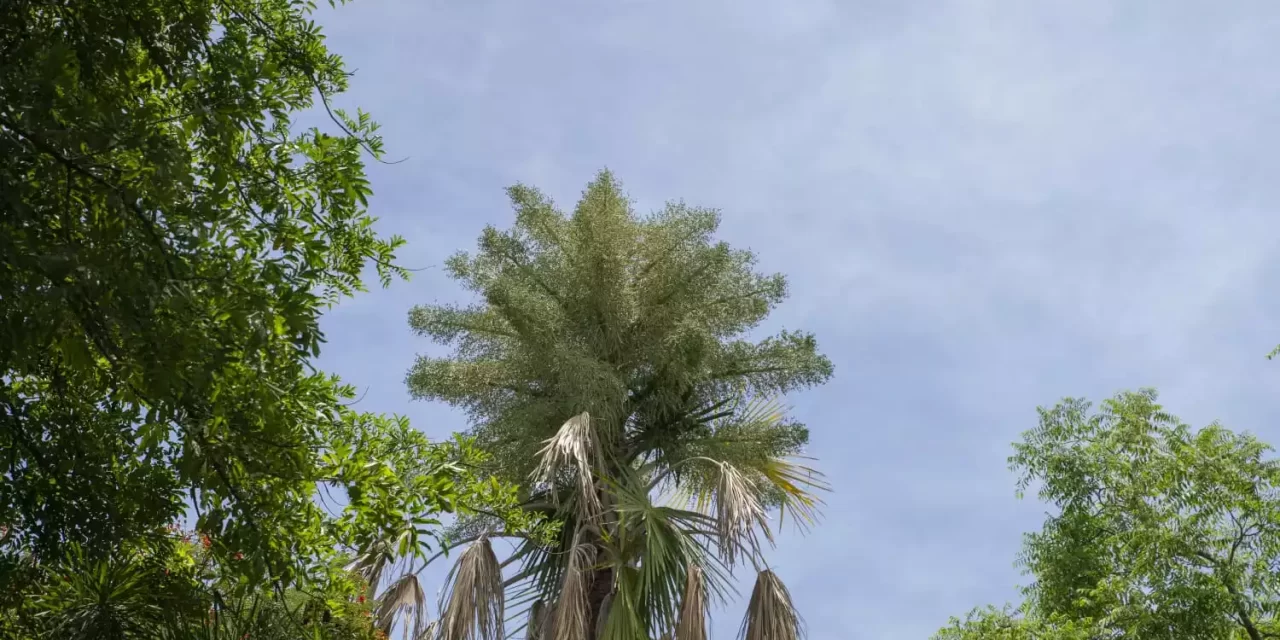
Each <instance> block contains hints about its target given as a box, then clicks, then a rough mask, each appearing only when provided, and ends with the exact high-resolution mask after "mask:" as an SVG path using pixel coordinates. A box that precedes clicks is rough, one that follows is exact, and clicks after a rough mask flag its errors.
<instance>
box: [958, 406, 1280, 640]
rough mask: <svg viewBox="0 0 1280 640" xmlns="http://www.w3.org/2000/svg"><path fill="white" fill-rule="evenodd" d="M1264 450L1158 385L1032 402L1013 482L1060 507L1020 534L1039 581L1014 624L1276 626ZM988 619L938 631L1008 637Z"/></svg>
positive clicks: (1274, 485) (1161, 633) (1025, 558)
mask: <svg viewBox="0 0 1280 640" xmlns="http://www.w3.org/2000/svg"><path fill="white" fill-rule="evenodd" d="M1270 451H1271V449H1270V447H1269V446H1267V445H1266V444H1263V443H1262V442H1259V441H1258V440H1257V439H1256V438H1254V437H1253V436H1251V435H1248V434H1240V433H1232V432H1231V431H1228V430H1227V429H1225V428H1223V427H1222V426H1220V425H1218V424H1216V423H1214V424H1211V425H1209V426H1207V427H1204V428H1202V429H1198V430H1195V429H1192V428H1190V427H1189V426H1187V425H1186V424H1183V423H1182V422H1181V421H1179V420H1178V419H1177V418H1175V417H1174V416H1171V415H1169V414H1168V413H1166V412H1165V411H1164V409H1163V408H1162V407H1161V406H1160V405H1159V404H1157V403H1156V394H1155V392H1153V391H1142V392H1137V393H1122V394H1119V395H1117V396H1115V397H1114V398H1112V399H1110V400H1107V401H1106V402H1104V403H1103V404H1102V406H1101V407H1100V408H1099V410H1098V411H1091V407H1090V405H1089V404H1088V403H1086V402H1084V401H1082V400H1066V401H1064V402H1063V403H1061V404H1059V405H1057V406H1056V407H1054V408H1052V409H1047V410H1046V409H1041V410H1040V425H1039V427H1038V428H1036V429H1033V430H1031V431H1029V432H1027V433H1026V434H1025V437H1024V440H1023V441H1022V442H1021V443H1019V444H1017V445H1016V446H1015V455H1014V456H1013V457H1012V458H1011V459H1010V461H1011V463H1012V466H1013V467H1014V468H1015V469H1017V470H1018V471H1019V472H1020V473H1021V478H1020V480H1019V488H1020V490H1022V489H1026V488H1028V487H1030V486H1031V485H1033V484H1034V485H1037V486H1038V491H1039V495H1040V497H1041V498H1042V499H1043V500H1045V501H1047V502H1048V503H1050V504H1052V505H1054V506H1055V507H1056V508H1057V512H1056V514H1054V515H1052V516H1051V517H1050V518H1049V519H1048V520H1047V521H1046V523H1045V525H1044V527H1043V529H1042V530H1041V531H1039V532H1037V533H1032V534H1030V535H1028V536H1027V539H1026V542H1025V546H1024V550H1023V553H1022V562H1023V564H1024V566H1025V567H1026V568H1027V570H1028V572H1029V573H1030V574H1031V575H1032V576H1034V578H1035V580H1034V582H1033V583H1032V584H1031V585H1030V586H1029V587H1027V588H1026V589H1025V593H1026V596H1027V603H1026V605H1025V606H1024V607H1023V609H1024V611H1025V612H1026V614H1027V615H1026V618H1025V619H1024V620H1023V621H1022V622H1021V623H1019V624H1021V625H1030V626H1037V627H1038V628H1048V629H1052V630H1054V632H1055V633H1065V631H1063V630H1064V629H1067V630H1070V629H1076V630H1078V629H1092V631H1091V632H1090V633H1089V634H1088V635H1087V636H1084V637H1094V638H1112V637H1125V638H1152V639H1156V638H1168V639H1170V640H1173V639H1175V638H1204V639H1223V640H1227V639H1243V638H1248V639H1249V640H1261V639H1262V638H1267V637H1272V636H1275V635H1277V634H1280V620H1278V619H1277V615H1278V614H1280V573H1278V572H1277V568H1280V464H1278V463H1277V461H1276V460H1275V459H1273V458H1271V457H1270V456H1269V455H1268V454H1269V453H1270ZM991 620H992V618H991V617H990V616H988V615H986V614H982V615H976V614H975V615H974V616H971V617H970V619H969V621H968V622H963V621H953V622H952V627H951V630H949V631H944V632H943V633H942V634H940V635H939V636H938V637H939V638H946V639H952V638H954V639H957V640H958V639H960V638H967V637H974V638H977V637H1004V636H999V635H993V636H983V635H981V634H979V633H977V631H975V630H977V629H982V628H984V627H982V625H984V624H989V623H990V621H991ZM966 630H967V631H966ZM965 633H968V634H969V635H965ZM1008 637H1011V638H1014V637H1023V636H1016V635H1014V636H1008ZM1026 637H1054V638H1056V637H1075V636H1070V635H1067V636H1055V635H1051V634H1050V635H1034V634H1032V635H1028V636H1026Z"/></svg>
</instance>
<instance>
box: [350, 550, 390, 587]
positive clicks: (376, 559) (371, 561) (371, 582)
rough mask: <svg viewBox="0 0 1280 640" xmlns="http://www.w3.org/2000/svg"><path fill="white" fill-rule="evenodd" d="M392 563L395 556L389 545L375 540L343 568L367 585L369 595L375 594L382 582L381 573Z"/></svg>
mask: <svg viewBox="0 0 1280 640" xmlns="http://www.w3.org/2000/svg"><path fill="white" fill-rule="evenodd" d="M393 562H395V554H394V553H392V549H391V543H389V542H387V541H386V540H377V541H375V542H374V543H373V544H370V545H369V547H368V548H367V549H365V550H364V551H362V552H361V553H360V555H358V556H356V557H355V559H353V560H352V561H351V562H350V563H348V564H347V566H346V567H345V568H346V570H347V571H354V572H356V574H357V575H359V576H360V578H361V579H362V580H364V582H365V584H366V585H368V588H369V591H370V593H371V594H374V593H377V591H378V586H379V585H380V584H381V582H382V575H383V573H384V572H385V570H386V568H387V567H388V566H389V565H391V564H392V563H393Z"/></svg>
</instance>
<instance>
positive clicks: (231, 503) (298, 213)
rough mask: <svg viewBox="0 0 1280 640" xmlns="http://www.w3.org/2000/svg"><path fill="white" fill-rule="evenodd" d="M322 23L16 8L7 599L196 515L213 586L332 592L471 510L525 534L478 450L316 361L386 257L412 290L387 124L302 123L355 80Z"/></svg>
mask: <svg viewBox="0 0 1280 640" xmlns="http://www.w3.org/2000/svg"><path fill="white" fill-rule="evenodd" d="M313 8H314V7H313V6H312V5H311V3H310V2H302V1H299V0H137V1H130V2H100V1H97V0H66V1H59V2H45V1H43V0H11V1H6V2H3V3H0V157H3V158H4V162H2V163H0V255H3V256H5V260H4V263H3V264H2V265H0V300H3V304H0V478H3V481H0V569H3V570H0V594H4V596H5V597H8V596H9V595H10V594H24V593H29V592H30V590H31V589H32V588H35V587H34V585H35V582H36V581H38V580H39V579H40V572H41V571H43V570H44V569H43V568H44V567H46V566H48V565H50V563H53V562H58V561H60V560H59V559H60V558H62V557H63V555H64V554H65V553H66V552H67V551H68V549H70V548H73V547H74V548H75V549H79V550H80V552H81V553H83V554H84V556H85V558H86V560H85V562H91V563H92V562H107V559H108V558H110V557H112V554H115V553H117V552H118V550H119V549H121V548H123V547H127V546H129V545H143V546H144V547H145V546H146V545H149V544H153V543H155V542H156V541H157V540H159V539H160V538H161V537H162V536H163V535H164V531H165V526H166V525H167V524H168V523H170V522H174V521H175V520H177V519H179V518H180V517H183V516H188V515H190V516H193V517H194V525H195V528H196V529H197V530H198V531H199V532H201V534H202V535H205V536H207V537H208V539H209V540H210V541H211V542H210V545H211V546H210V550H209V553H210V554H212V556H214V557H215V558H216V559H217V562H218V564H219V566H220V567H221V568H220V571H221V572H223V573H226V574H227V575H225V576H223V577H220V578H219V579H225V580H229V581H233V582H235V583H236V584H254V585H263V584H271V585H274V586H275V587H277V588H283V587H285V586H289V585H295V586H306V587H307V588H308V589H309V590H313V592H316V593H321V594H323V596H324V597H332V598H339V599H341V598H344V597H350V596H354V594H355V593H356V592H357V589H358V586H357V585H355V584H354V583H352V582H351V581H350V580H349V576H348V575H347V574H346V572H344V571H342V570H341V566H342V565H343V564H344V561H345V560H346V559H347V555H348V554H350V553H353V552H355V551H357V550H359V549H362V548H364V547H366V546H367V545H369V544H371V541H375V540H387V539H390V540H394V541H395V543H396V545H397V546H398V550H399V551H400V552H401V554H407V555H413V554H419V553H422V552H424V551H426V550H428V549H429V548H430V547H429V546H428V545H429V543H430V540H431V538H432V537H433V536H435V535H436V529H435V526H436V525H438V524H439V522H438V520H437V518H438V517H440V514H442V513H454V512H457V513H462V514H467V513H471V512H472V511H471V509H472V508H481V507H483V508H484V510H485V511H486V512H491V513H495V514H496V515H497V516H498V517H500V518H502V517H508V518H511V519H512V523H511V526H512V527H513V529H515V530H520V529H522V528H523V527H524V524H523V522H527V521H529V518H528V516H526V515H524V514H523V513H522V512H520V511H515V510H513V509H512V508H511V506H512V505H514V504H515V501H516V497H515V489H514V488H512V487H509V486H506V485H503V484H501V483H497V482H494V481H489V480H487V479H486V480H481V479H480V478H479V477H477V476H476V475H475V474H474V473H473V469H474V468H475V467H476V466H478V465H481V464H483V463H484V460H485V455H484V454H483V453H482V452H480V451H479V450H476V449H475V448H474V447H473V446H471V445H470V444H469V443H468V442H467V441H465V440H459V441H457V442H454V443H448V444H444V445H436V444H432V443H428V442H427V441H426V439H425V438H424V437H422V436H421V434H419V433H418V432H416V431H414V430H412V429H411V428H409V427H408V425H407V424H406V423H405V422H404V421H403V420H399V419H394V418H387V417H383V416H379V415H374V414H367V413H360V412H356V411H354V410H352V409H350V408H348V407H347V406H346V405H345V404H344V402H345V401H347V400H349V399H351V398H352V397H353V392H352V389H351V388H350V387H347V386H344V385H342V384H340V383H339V382H338V380H337V379H336V378H333V377H331V376H328V375H325V374H323V373H321V372H318V371H316V370H315V369H314V368H313V367H312V365H311V363H310V359H311V358H313V357H314V356H316V355H317V354H318V353H319V350H320V345H321V344H322V343H323V342H324V336H323V334H322V333H321V331H320V328H319V318H320V315H321V314H322V313H323V312H324V311H325V310H326V309H327V308H329V307H330V306H331V305H332V304H334V303H336V302H337V301H338V300H340V299H341V298H343V297H345V296H349V295H352V294H354V293H356V292H358V291H361V290H363V288H364V285H363V282H362V276H363V275H364V274H365V270H366V269H367V268H369V267H373V271H374V272H375V273H376V275H377V277H378V278H379V279H380V281H381V282H382V283H383V284H384V285H385V284H387V283H388V282H389V281H390V280H391V279H392V278H394V277H398V276H403V275H405V274H404V271H403V270H402V269H400V268H398V267H396V266H395V265H394V258H395V256H394V251H395V250H396V248H397V247H399V246H400V245H401V243H402V241H401V240H400V239H399V238H394V237H392V238H381V237H379V236H378V235H376V234H375V233H374V231H373V227H372V225H373V222H374V219H373V218H371V217H370V216H369V215H368V212H367V210H366V205H367V198H368V196H369V194H370V189H369V184H368V181H367V180H366V178H365V173H364V166H363V160H362V154H364V153H369V154H371V155H372V156H373V157H374V158H379V157H380V156H381V153H382V151H381V148H382V145H381V140H380V139H379V137H378V136H377V135H376V129H377V127H376V125H375V124H374V123H373V122H372V121H371V120H370V119H369V117H368V116H367V115H366V114H363V113H357V114H356V115H355V116H354V117H347V116H346V115H345V114H343V113H342V112H340V111H333V112H331V115H332V117H333V123H334V127H333V128H334V129H335V130H336V131H337V133H336V134H335V133H326V132H323V131H321V130H319V129H310V130H306V131H295V130H294V129H293V128H292V127H291V119H292V118H293V117H294V116H295V115H296V114H297V113H298V112H300V111H302V110H306V109H310V108H312V107H314V106H317V105H319V106H323V107H324V108H325V109H326V110H328V109H329V106H328V105H329V100H330V98H331V97H332V96H334V95H335V94H337V93H339V92H341V91H343V90H344V89H345V88H346V85H347V77H348V74H347V72H346V71H345V70H344V68H343V64H342V60H341V59H340V58H339V57H338V56H336V55H334V54H332V53H330V52H329V51H328V50H327V49H326V48H325V46H324V42H323V38H322V35H321V33H320V31H319V29H318V27H317V26H316V24H315V23H314V22H313V21H312V20H311V19H310V17H309V14H310V13H311V11H312V10H313ZM331 489H332V490H337V491H339V492H340V493H345V496H344V500H342V504H341V506H332V503H330V506H331V507H332V508H326V507H325V506H324V505H323V504H319V503H317V500H316V496H317V492H319V491H324V492H327V491H329V490H331ZM326 495H327V493H326ZM111 575H115V574H111ZM113 580H114V578H113ZM126 582H127V581H126ZM112 584H115V583H112ZM113 588H114V587H113ZM21 599H22V598H21V597H20V596H19V597H17V598H14V599H13V600H21ZM5 606H6V607H13V606H17V605H15V604H14V602H13V601H12V600H10V601H7V602H6V603H5Z"/></svg>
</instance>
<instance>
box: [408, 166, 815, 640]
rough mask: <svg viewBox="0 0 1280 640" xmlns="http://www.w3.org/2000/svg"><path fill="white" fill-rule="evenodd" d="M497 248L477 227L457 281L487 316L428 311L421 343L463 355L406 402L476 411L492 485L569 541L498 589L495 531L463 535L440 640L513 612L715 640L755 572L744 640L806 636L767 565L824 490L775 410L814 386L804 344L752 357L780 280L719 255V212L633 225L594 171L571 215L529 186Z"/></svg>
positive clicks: (775, 340) (553, 630)
mask: <svg viewBox="0 0 1280 640" xmlns="http://www.w3.org/2000/svg"><path fill="white" fill-rule="evenodd" d="M509 195H510V197H511V200H512V202H513V204H514V208H515V212H516V221H515V226H514V227H513V228H511V229H510V230H507V231H500V230H498V229H495V228H487V229H485V230H484V233H483V235H482V236H481V238H480V242H479V251H478V252H477V253H475V254H474V255H470V254H466V253H462V254H458V255H456V256H454V257H453V258H452V259H450V260H449V262H448V269H449V272H450V274H451V275H452V276H453V277H454V278H456V279H457V280H458V281H459V282H461V283H462V284H463V285H464V286H465V287H467V288H468V289H470V290H471V291H473V292H475V293H476V294H478V295H479V296H481V298H482V300H481V301H480V302H478V303H476V304H473V305H470V306H453V305H431V306H419V307H416V308H414V309H413V311H412V312H411V314H410V324H411V326H412V327H413V329H414V330H415V331H417V332H418V333H420V334H421V335H423V336H426V337H429V338H432V339H434V340H436V341H439V342H442V343H445V344H448V345H452V346H453V347H454V353H453V354H452V355H451V356H448V357H430V356H423V357H421V358H419V360H418V361H417V363H416V364H415V365H414V367H413V369H412V370H411V371H410V372H409V374H408V385H409V387H410V389H411V391H412V393H413V394H414V395H415V396H416V397H418V398H422V399H431V400H442V401H445V402H447V403H450V404H452V405H454V406H459V407H462V408H465V409H466V410H467V411H469V413H470V416H471V418H472V420H473V423H474V425H475V427H474V431H473V433H474V435H475V436H476V437H477V439H478V444H479V446H481V447H482V448H484V449H485V450H487V451H490V452H492V453H493V454H494V459H493V465H492V466H491V467H490V468H491V469H492V470H493V471H494V472H496V473H499V474H501V475H502V476H503V477H505V478H507V479H510V480H511V481H513V482H518V483H521V486H522V487H523V498H524V499H525V504H526V507H527V508H528V509H529V510H531V511H534V512H536V513H540V514H543V515H545V516H546V517H548V518H549V519H550V521H551V522H553V523H555V525H557V527H558V532H559V534H558V535H559V537H558V539H557V540H556V541H555V543H554V544H552V545H550V546H548V545H545V544H541V543H540V542H538V541H525V542H523V543H521V546H520V547H519V549H518V550H517V551H516V553H515V555H514V556H513V557H512V558H510V559H509V560H508V561H507V563H518V570H517V572H516V573H515V574H514V575H513V576H511V577H508V578H506V579H505V580H504V576H503V571H502V567H503V566H504V565H505V564H506V563H502V562H499V561H498V559H497V557H496V555H495V553H494V551H493V549H492V547H491V545H490V539H491V538H493V537H497V536H501V535H509V533H508V532H507V531H506V530H505V529H503V528H502V527H501V526H500V525H499V524H498V523H496V522H494V521H492V520H491V519H485V518H479V519H471V520H466V521H464V522H463V523H462V524H461V525H460V526H459V527H458V528H457V529H455V532H454V533H455V535H454V537H455V540H456V543H457V544H461V543H462V542H464V541H474V542H473V543H472V546H471V547H470V548H469V549H468V550H467V551H466V552H465V553H463V554H462V555H461V556H460V557H459V560H458V564H457V565H456V567H455V569H454V573H453V575H452V576H451V584H450V589H449V590H448V591H446V593H445V596H444V600H443V601H442V603H441V619H440V625H441V627H442V628H443V629H444V630H445V631H446V637H464V635H463V634H468V633H474V634H476V635H465V637H479V638H497V637H499V636H501V635H502V634H503V631H504V627H503V620H504V616H505V615H506V608H505V601H506V600H505V598H507V596H508V595H510V597H511V598H514V599H515V601H518V602H520V603H522V606H520V607H519V610H520V611H524V610H527V611H528V614H529V615H528V618H526V619H525V620H526V622H525V624H526V626H527V627H528V630H529V633H531V634H532V637H537V638H543V639H545V640H551V639H553V638H554V639H556V640H559V639H569V638H613V639H617V640H635V639H636V638H649V637H658V636H659V635H663V634H668V635H671V634H673V635H674V636H675V637H677V638H680V639H681V640H694V639H701V638H705V637H706V635H705V634H706V620H705V617H706V615H707V612H708V610H709V602H710V601H711V600H713V599H716V598H718V597H721V596H724V595H725V594H726V589H727V587H728V584H727V582H726V578H727V574H728V573H729V571H732V570H733V569H734V568H736V567H739V566H742V565H744V564H750V565H752V566H753V567H755V568H756V569H758V570H759V576H758V580H757V583H756V587H755V591H754V593H753V594H752V596H751V601H750V603H749V605H748V615H747V618H746V621H745V622H744V627H743V633H744V634H745V636H746V637H747V638H749V639H752V640H756V639H766V638H767V639H770V640H782V639H785V638H794V637H796V636H797V635H798V634H799V633H800V632H801V629H800V620H799V617H798V615H797V614H796V611H795V609H794V607H793V605H792V602H791V599H790V596H789V595H788V593H787V590H786V588H785V587H784V586H783V585H782V583H781V582H780V581H779V580H778V578H777V576H776V575H775V574H774V573H773V572H772V571H769V570H768V568H767V565H766V564H765V563H764V559H763V553H762V552H763V551H764V547H765V546H767V543H768V542H771V541H772V539H773V538H772V536H773V529H772V528H771V527H773V525H772V524H771V523H770V522H769V518H768V516H767V509H770V508H774V507H778V508H780V509H781V510H783V511H785V512H787V513H788V514H789V515H791V516H794V517H795V520H796V521H797V522H798V523H800V524H806V523H807V522H810V521H812V519H813V517H814V516H815V510H816V507H817V505H818V501H817V498H816V496H815V495H814V492H815V491H816V490H819V489H821V488H823V487H824V485H823V482H822V480H821V478H820V476H818V475H817V474H816V473H815V472H813V471H811V470H809V469H807V468H805V467H803V466H801V465H800V464H799V463H798V462H797V461H796V460H795V456H796V455H797V454H799V453H800V451H801V448H802V446H803V445H804V444H805V443H806V442H807V440H808V431H807V430H806V428H805V427H804V426H803V425H802V424H799V423H797V422H795V421H794V420H790V419H788V418H786V416H785V414H784V412H783V411H782V409H781V407H780V406H779V404H778V402H777V400H778V398H779V397H780V396H781V395H782V394H785V393H788V392H791V391H794V390H798V389H803V388H805V387H809V386H812V385H816V384H819V383H822V382H824V381H825V380H826V379H827V378H828V377H829V376H830V375H831V372H832V367H831V363H830V362H829V361H828V360H827V359H826V358H825V357H823V356H822V355H821V354H819V353H818V351H817V345H816V341H815V340H814V338H813V336H811V335H809V334H807V333H802V332H789V331H783V332H781V333H779V334H777V335H774V336H772V337H767V338H764V339H762V340H753V339H749V338H748V337H746V336H747V334H748V332H750V331H752V330H753V329H755V328H756V327H758V325H759V324H760V322H761V321H763V320H764V319H765V317H766V316H767V315H768V313H769V311H770V310H771V309H773V308H774V307H775V306H776V305H777V304H778V303H780V302H781V301H782V300H783V299H784V297H785V296H786V290H787V287H786V282H785V280H784V278H783V277H782V276H781V275H776V274H775V275H763V274H759V273H757V272H756V271H754V263H755V257H754V255H753V254H752V253H750V252H749V251H743V250H736V249H732V248H730V247H729V246H728V245H727V244H725V243H724V242H716V241H714V240H713V234H714V232H715V231H716V228H717V226H718V224H719V215H718V214H717V212H715V211H712V210H707V209H699V208H693V207H689V206H686V205H684V204H680V203H672V204H668V205H667V206H666V207H665V208H664V209H662V210H661V211H659V212H657V213H655V214H653V215H650V216H641V215H637V214H636V213H635V212H634V211H633V210H632V208H631V205H630V203H629V202H628V200H627V199H626V198H625V197H624V195H623V193H622V191H621V189H620V186H619V184H618V183H617V182H616V181H615V180H614V178H613V176H612V175H611V174H609V173H608V172H602V173H601V174H600V175H599V176H598V177H597V178H596V179H595V180H594V181H593V182H591V183H590V184H589V185H588V186H587V188H586V190H585V192H584V193H583V196H582V199H581V201H580V202H579V203H578V205H577V208H576V209H575V210H574V211H573V213H572V214H568V215H566V214H564V213H562V212H560V211H558V210H557V209H556V208H555V206H554V205H553V203H552V202H551V201H550V200H549V199H548V198H546V197H545V196H543V195H542V194H541V193H539V192H538V191H536V190H535V189H532V188H530V187H526V186H516V187H513V188H511V189H510V190H509Z"/></svg>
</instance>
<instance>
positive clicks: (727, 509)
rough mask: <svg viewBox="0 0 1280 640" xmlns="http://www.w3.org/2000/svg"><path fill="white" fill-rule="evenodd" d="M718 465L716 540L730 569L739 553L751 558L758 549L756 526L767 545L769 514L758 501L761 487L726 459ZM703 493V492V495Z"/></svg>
mask: <svg viewBox="0 0 1280 640" xmlns="http://www.w3.org/2000/svg"><path fill="white" fill-rule="evenodd" d="M719 464H720V478H719V480H718V482H717V483H716V488H715V492H714V493H713V494H712V495H711V496H708V497H713V498H714V503H715V504H714V513H715V521H716V532H717V534H718V535H717V538H718V539H717V543H718V544H719V548H720V554H721V558H722V559H723V560H724V563H725V565H726V566H728V567H729V568H733V567H734V566H735V565H736V564H737V561H738V559H739V557H740V555H741V554H743V553H746V554H748V555H749V556H750V557H751V559H752V560H753V561H754V559H755V558H756V557H758V556H759V555H760V554H761V552H762V548H761V544H760V538H759V537H758V536H757V535H756V530H757V528H759V530H760V531H761V532H763V533H764V536H765V539H766V540H768V542H769V544H770V545H772V544H773V533H772V532H771V531H770V530H769V517H768V514H766V513H765V510H764V506H763V505H762V504H761V502H760V494H761V486H760V484H759V483H757V482H755V481H754V480H753V479H752V478H751V477H750V476H748V475H747V474H745V473H743V472H742V471H740V470H738V469H737V468H736V467H734V466H733V465H731V464H729V463H727V462H721V463H719ZM704 495H705V494H704Z"/></svg>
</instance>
